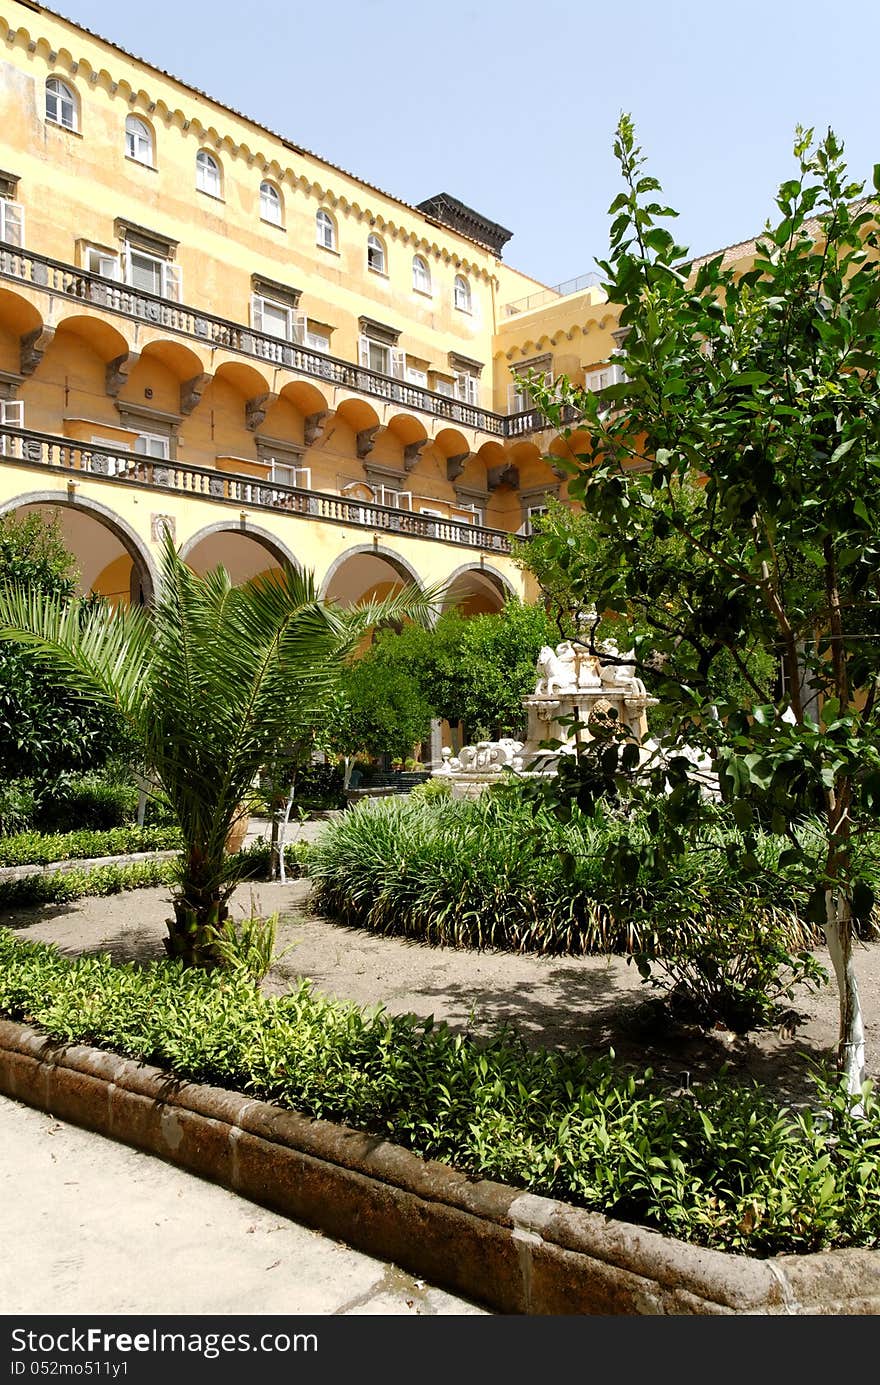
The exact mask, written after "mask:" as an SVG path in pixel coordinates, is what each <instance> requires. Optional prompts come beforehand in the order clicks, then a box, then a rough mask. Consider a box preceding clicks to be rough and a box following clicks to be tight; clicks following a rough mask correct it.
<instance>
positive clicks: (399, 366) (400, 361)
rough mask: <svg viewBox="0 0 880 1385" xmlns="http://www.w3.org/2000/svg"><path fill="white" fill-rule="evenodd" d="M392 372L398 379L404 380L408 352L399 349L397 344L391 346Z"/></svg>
mask: <svg viewBox="0 0 880 1385" xmlns="http://www.w3.org/2000/svg"><path fill="white" fill-rule="evenodd" d="M391 374H392V375H393V376H394V377H395V378H396V379H398V380H402V379H403V377H404V375H405V374H406V352H405V351H400V350H398V348H397V347H396V346H392V348H391Z"/></svg>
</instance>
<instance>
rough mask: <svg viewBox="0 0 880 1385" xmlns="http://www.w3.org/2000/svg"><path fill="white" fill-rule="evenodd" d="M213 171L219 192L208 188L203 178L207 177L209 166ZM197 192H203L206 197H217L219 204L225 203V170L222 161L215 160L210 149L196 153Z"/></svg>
mask: <svg viewBox="0 0 880 1385" xmlns="http://www.w3.org/2000/svg"><path fill="white" fill-rule="evenodd" d="M209 165H210V167H211V168H212V169H213V173H214V175H216V178H217V190H216V192H215V191H214V189H213V188H211V187H206V186H205V184H204V182H203V176H204V177H207V169H208V166H209ZM196 191H197V192H203V193H204V194H205V196H206V197H215V198H216V199H217V201H218V202H222V201H223V168H222V165H221V163H220V160H219V159H217V158H215V156H214V155H213V154H212V153H211V151H210V149H199V150H198V152H197V153H196Z"/></svg>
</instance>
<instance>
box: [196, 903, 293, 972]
mask: <svg viewBox="0 0 880 1385" xmlns="http://www.w3.org/2000/svg"><path fill="white" fill-rule="evenodd" d="M277 936H278V914H277V913H275V914H270V915H269V916H268V918H262V917H261V916H260V915H259V914H256V913H255V912H254V909H253V901H251V912H250V914H249V915H248V917H247V918H243V919H240V920H238V921H237V922H236V921H235V920H234V919H231V918H229V919H227V920H226V922H225V924H224V925H223V929H222V931H221V934H220V937H219V938H217V940H216V941H215V943H214V949H215V951H216V953H217V958H218V961H219V962H220V964H221V965H222V966H223V967H225V968H226V970H227V971H237V972H240V973H241V974H242V975H243V976H245V977H247V978H248V979H249V980H251V981H253V982H259V981H262V979H263V977H264V976H265V975H266V973H267V972H268V971H269V969H270V967H271V966H272V964H273V962H275V961H277V960H278V959H279V957H283V956H284V952H289V951H290V948H289V947H288V948H285V949H284V952H282V953H276V951H275V941H276V938H277Z"/></svg>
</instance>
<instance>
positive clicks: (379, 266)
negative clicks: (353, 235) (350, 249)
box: [367, 236, 386, 274]
mask: <svg viewBox="0 0 880 1385" xmlns="http://www.w3.org/2000/svg"><path fill="white" fill-rule="evenodd" d="M367 269H372V270H375V272H376V273H377V274H384V273H385V272H386V270H385V246H384V245H383V244H382V241H381V239H380V238H379V236H367Z"/></svg>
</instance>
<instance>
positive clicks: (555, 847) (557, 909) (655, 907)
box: [309, 793, 813, 954]
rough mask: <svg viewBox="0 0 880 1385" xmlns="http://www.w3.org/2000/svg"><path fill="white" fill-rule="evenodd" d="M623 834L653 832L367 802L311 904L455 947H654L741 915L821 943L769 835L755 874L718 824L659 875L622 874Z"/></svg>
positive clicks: (331, 843)
mask: <svg viewBox="0 0 880 1385" xmlns="http://www.w3.org/2000/svg"><path fill="white" fill-rule="evenodd" d="M731 830H732V829H731ZM621 837H626V839H627V840H628V841H630V842H632V841H634V840H636V839H639V840H646V839H649V837H650V834H649V828H648V826H647V824H646V823H645V821H644V820H643V819H634V820H630V821H623V820H621V819H618V818H614V817H611V816H610V815H608V814H605V813H604V812H602V811H599V812H597V813H596V814H595V815H594V816H592V817H587V816H586V815H584V814H583V813H580V812H579V811H578V810H577V809H574V810H573V811H572V814H571V816H570V819H569V820H568V821H567V822H560V821H559V820H558V819H557V818H556V817H554V816H553V815H552V814H551V813H549V812H546V811H544V810H541V809H537V810H533V809H531V808H529V807H528V806H527V805H524V804H522V803H521V802H520V801H519V800H518V798H517V797H516V796H515V795H514V794H511V793H498V794H495V793H493V794H486V795H484V796H483V797H482V798H480V799H477V800H476V801H467V800H463V801H462V800H454V799H443V798H440V799H439V800H437V801H435V802H429V803H425V802H424V801H422V802H419V801H418V798H417V797H416V795H415V794H410V795H409V796H408V797H405V798H394V799H381V800H375V801H372V802H363V803H360V804H358V805H357V806H356V807H354V808H351V809H350V810H349V811H348V812H347V813H346V814H345V815H344V816H343V817H341V818H338V819H336V820H335V821H334V822H331V823H329V824H328V826H327V829H326V831H325V832H324V833H323V834H322V836H321V840H320V841H319V842H316V843H315V844H314V846H313V848H312V852H311V855H310V864H309V872H310V874H311V876H312V878H313V879H314V881H315V887H314V893H313V903H314V907H315V909H316V910H317V911H319V912H322V913H329V914H332V915H336V916H337V917H339V918H341V919H343V920H344V921H345V922H346V923H351V924H356V925H358V926H361V927H366V928H370V929H373V930H374V931H376V932H380V933H402V934H404V935H406V936H410V937H417V938H421V939H424V940H425V941H428V942H432V943H441V944H444V945H446V946H453V947H501V948H507V949H510V950H511V951H523V952H525V951H528V952H542V953H566V952H569V953H589V952H619V953H625V952H647V953H650V954H654V953H656V952H657V950H658V948H660V949H661V950H662V938H663V937H666V938H671V937H674V938H675V939H676V942H677V943H680V941H681V940H682V939H683V938H685V937H687V936H691V935H692V936H694V937H698V936H699V935H700V933H701V932H702V930H704V928H705V926H706V924H707V922H709V921H711V920H717V921H724V920H726V919H729V918H731V917H734V916H738V915H739V914H741V913H742V912H743V911H746V913H747V914H749V915H750V916H752V917H754V918H755V920H756V921H757V922H759V923H761V924H762V925H764V924H767V925H772V926H773V927H775V928H777V929H778V930H779V931H780V933H781V936H783V937H784V938H785V941H786V943H787V945H788V946H790V947H795V948H797V947H806V946H808V945H809V944H810V943H811V942H812V941H813V934H812V932H811V927H810V926H808V925H807V924H806V923H805V922H803V920H802V919H801V918H800V917H799V914H798V908H799V904H800V902H801V895H800V894H799V890H798V887H797V885H796V884H795V883H793V882H791V881H788V880H786V879H785V878H783V877H780V876H779V875H778V873H776V872H775V871H774V870H773V869H772V866H773V865H774V864H775V862H776V860H777V859H778V854H779V850H780V847H779V844H778V843H774V841H773V840H772V839H766V840H764V839H762V840H761V841H760V842H759V850H760V852H761V853H762V854H763V867H764V868H759V869H758V870H756V871H755V872H754V873H753V874H752V875H750V876H742V875H740V874H737V872H736V871H735V870H734V869H733V868H732V867H731V866H730V864H729V862H728V859H727V856H726V853H725V850H724V844H725V836H724V834H723V833H721V832H719V833H717V834H716V835H715V836H714V837H712V836H707V837H706V838H705V839H704V840H703V841H702V842H701V843H699V844H698V846H699V848H700V849H695V850H694V851H692V852H691V853H690V854H689V855H688V856H686V857H683V858H682V859H681V860H680V861H679V863H678V865H677V867H676V869H675V870H672V869H671V868H670V869H668V870H667V871H666V872H665V874H664V876H663V878H662V879H654V878H652V877H651V875H650V874H649V873H648V871H647V870H646V869H644V868H638V869H634V870H632V871H629V872H625V873H623V874H622V875H621V876H620V878H614V877H613V876H612V875H611V874H610V872H609V870H608V868H607V865H606V857H607V856H608V850H609V846H610V844H611V843H612V842H617V841H619V840H620V838H621ZM760 864H761V863H760V862H759V866H760Z"/></svg>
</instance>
